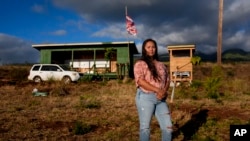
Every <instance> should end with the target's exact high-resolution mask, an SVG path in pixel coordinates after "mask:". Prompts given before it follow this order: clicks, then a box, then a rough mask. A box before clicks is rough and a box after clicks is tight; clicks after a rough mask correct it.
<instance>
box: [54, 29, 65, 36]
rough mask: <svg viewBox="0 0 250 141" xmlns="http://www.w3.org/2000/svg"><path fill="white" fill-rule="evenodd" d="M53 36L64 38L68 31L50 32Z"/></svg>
mask: <svg viewBox="0 0 250 141" xmlns="http://www.w3.org/2000/svg"><path fill="white" fill-rule="evenodd" d="M50 34H51V35H55V36H63V35H66V34H67V31H66V30H63V29H60V30H56V31H53V32H50Z"/></svg>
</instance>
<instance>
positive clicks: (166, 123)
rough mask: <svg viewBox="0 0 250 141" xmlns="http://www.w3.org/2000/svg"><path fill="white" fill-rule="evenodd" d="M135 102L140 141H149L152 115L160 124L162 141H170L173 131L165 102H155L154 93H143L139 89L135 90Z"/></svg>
mask: <svg viewBox="0 0 250 141" xmlns="http://www.w3.org/2000/svg"><path fill="white" fill-rule="evenodd" d="M135 100H136V106H137V110H138V114H139V121H140V141H149V140H150V122H151V119H152V116H153V115H155V117H156V118H157V120H158V122H159V124H160V128H161V133H162V141H171V139H172V131H173V129H172V121H171V117H170V112H169V109H168V106H167V103H166V101H165V100H162V101H160V100H157V98H156V95H155V94H154V93H144V92H143V91H142V90H141V89H140V88H138V89H137V93H136V98H135Z"/></svg>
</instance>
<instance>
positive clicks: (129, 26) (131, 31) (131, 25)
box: [126, 15, 137, 36]
mask: <svg viewBox="0 0 250 141" xmlns="http://www.w3.org/2000/svg"><path fill="white" fill-rule="evenodd" d="M126 28H127V31H128V33H129V34H131V35H134V36H136V34H137V30H136V27H135V23H134V21H133V20H132V19H131V18H130V17H129V16H128V15H126Z"/></svg>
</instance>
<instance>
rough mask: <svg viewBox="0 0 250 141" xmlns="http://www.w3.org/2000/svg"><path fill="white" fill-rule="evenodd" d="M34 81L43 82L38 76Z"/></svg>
mask: <svg viewBox="0 0 250 141" xmlns="http://www.w3.org/2000/svg"><path fill="white" fill-rule="evenodd" d="M33 80H34V82H36V83H40V82H42V79H41V77H39V76H36V77H35V78H34V79H33Z"/></svg>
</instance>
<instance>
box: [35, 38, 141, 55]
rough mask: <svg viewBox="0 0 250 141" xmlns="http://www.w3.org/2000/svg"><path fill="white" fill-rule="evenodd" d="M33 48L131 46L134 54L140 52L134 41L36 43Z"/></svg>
mask: <svg viewBox="0 0 250 141" xmlns="http://www.w3.org/2000/svg"><path fill="white" fill-rule="evenodd" d="M32 47H33V48H35V49H37V50H39V51H40V50H41V49H58V48H106V47H129V48H130V49H132V52H133V53H134V54H138V53H139V52H138V50H137V48H136V45H135V42H134V41H124V42H90V43H62V44H34V45H32Z"/></svg>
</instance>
